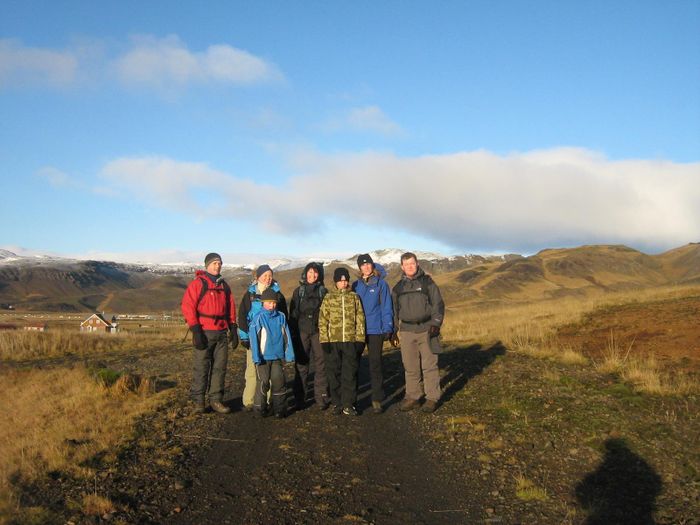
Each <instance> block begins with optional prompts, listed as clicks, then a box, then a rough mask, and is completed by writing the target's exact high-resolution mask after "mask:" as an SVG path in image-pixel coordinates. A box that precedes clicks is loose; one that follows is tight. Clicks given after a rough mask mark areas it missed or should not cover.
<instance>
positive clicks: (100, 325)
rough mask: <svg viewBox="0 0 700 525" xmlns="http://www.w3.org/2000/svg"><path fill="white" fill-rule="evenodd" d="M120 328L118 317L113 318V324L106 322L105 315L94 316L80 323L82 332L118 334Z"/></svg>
mask: <svg viewBox="0 0 700 525" xmlns="http://www.w3.org/2000/svg"><path fill="white" fill-rule="evenodd" d="M118 328H119V324H118V323H117V320H116V317H114V316H113V317H112V322H109V321H107V320H105V318H104V314H97V313H95V314H92V315H91V316H90V317H88V318H87V319H85V320H84V321H83V322H82V323H80V331H81V332H106V333H112V334H113V333H116V332H117V330H118Z"/></svg>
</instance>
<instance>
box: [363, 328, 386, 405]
mask: <svg viewBox="0 0 700 525" xmlns="http://www.w3.org/2000/svg"><path fill="white" fill-rule="evenodd" d="M365 340H366V342H367V361H368V362H369V379H370V383H371V384H372V401H383V400H384V372H383V371H382V348H383V347H384V334H368V335H367V337H366V339H365ZM361 355H362V353H360V356H361Z"/></svg>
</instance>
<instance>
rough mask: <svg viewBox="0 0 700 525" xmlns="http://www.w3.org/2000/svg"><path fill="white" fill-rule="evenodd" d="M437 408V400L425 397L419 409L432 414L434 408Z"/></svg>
mask: <svg viewBox="0 0 700 525" xmlns="http://www.w3.org/2000/svg"><path fill="white" fill-rule="evenodd" d="M436 408H437V401H431V400H430V399H426V400H425V403H423V406H422V407H421V409H420V411H421V412H425V413H426V414H432V413H433V412H435V409H436Z"/></svg>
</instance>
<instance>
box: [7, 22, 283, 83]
mask: <svg viewBox="0 0 700 525" xmlns="http://www.w3.org/2000/svg"><path fill="white" fill-rule="evenodd" d="M91 46H92V47H94V46H97V47H100V43H99V42H93V43H92V44H91ZM110 75H114V77H116V78H117V79H118V80H119V81H120V82H121V83H122V84H123V85H126V86H129V87H136V88H147V89H156V90H167V91H168V92H171V91H172V90H173V89H175V88H183V87H185V86H188V85H192V84H214V83H218V84H228V85H236V86H241V85H251V84H258V83H263V82H272V81H279V80H282V79H283V78H284V76H283V75H282V73H281V72H280V71H279V70H278V69H277V68H276V67H275V66H274V65H273V64H271V63H269V62H267V61H265V60H263V59H262V58H259V57H257V56H255V55H253V54H251V53H249V52H248V51H245V50H242V49H238V48H235V47H233V46H230V45H228V44H216V45H211V46H209V47H207V48H206V49H205V50H203V51H201V52H195V51H192V50H190V49H188V47H187V46H186V45H185V43H184V42H182V41H181V40H180V38H179V37H177V36H176V35H170V36H167V37H165V38H157V37H154V36H150V35H144V36H135V37H132V38H131V39H130V43H129V45H128V49H127V50H126V51H124V52H123V53H120V54H116V55H115V56H112V57H111V58H110V57H108V56H107V55H106V54H103V53H102V52H100V53H98V54H97V55H96V54H95V53H90V52H87V51H86V49H85V46H81V45H74V46H72V47H69V48H68V49H65V50H55V49H50V48H38V47H27V46H25V45H23V44H22V42H20V41H19V40H16V39H0V87H6V86H10V85H21V86H24V85H36V86H47V87H60V86H68V85H72V84H75V83H76V82H77V80H78V79H79V78H82V79H101V80H102V81H109V80H110V79H111V78H114V77H111V76H110Z"/></svg>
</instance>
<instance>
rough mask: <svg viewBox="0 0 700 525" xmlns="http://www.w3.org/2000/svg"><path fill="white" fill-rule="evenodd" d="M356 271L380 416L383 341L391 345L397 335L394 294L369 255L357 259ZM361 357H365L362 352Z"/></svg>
mask: <svg viewBox="0 0 700 525" xmlns="http://www.w3.org/2000/svg"><path fill="white" fill-rule="evenodd" d="M357 267H358V268H359V270H360V278H359V279H358V280H357V281H355V282H354V283H352V291H353V292H355V293H356V294H357V295H358V296H359V297H360V301H362V309H363V310H364V313H365V327H366V329H365V342H366V344H367V354H368V361H369V377H370V382H371V385H372V412H373V413H375V414H381V413H382V401H383V400H384V384H383V383H384V375H383V372H382V348H383V346H384V341H388V340H389V339H390V338H391V334H392V332H393V331H394V319H393V318H394V308H393V305H392V300H391V290H390V289H389V285H388V284H387V282H386V281H385V280H384V279H385V278H386V271H385V270H384V268H383V267H382V265H380V264H376V263H375V262H374V261H373V260H372V257H370V255H369V254H368V253H364V254H362V255H360V256H359V257H358V258H357ZM359 354H360V356H361V355H362V349H361V350H360V352H359ZM358 357H359V356H358Z"/></svg>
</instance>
